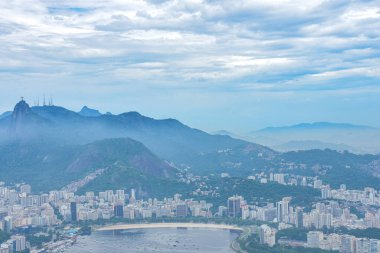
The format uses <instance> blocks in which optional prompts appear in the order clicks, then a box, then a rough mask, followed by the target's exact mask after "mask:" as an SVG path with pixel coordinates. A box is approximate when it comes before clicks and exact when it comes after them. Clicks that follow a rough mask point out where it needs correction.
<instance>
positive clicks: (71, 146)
mask: <svg viewBox="0 0 380 253" xmlns="http://www.w3.org/2000/svg"><path fill="white" fill-rule="evenodd" d="M21 128H22V129H23V130H24V131H18V129H21ZM0 131H2V132H0V171H1V173H0V180H6V181H12V182H20V181H27V182H29V183H31V184H32V185H33V186H34V187H35V188H36V189H37V190H42V189H53V188H55V189H57V187H62V186H64V185H66V184H68V183H69V182H71V181H77V180H80V179H81V178H83V177H85V176H86V175H88V174H89V173H92V172H94V171H95V170H97V169H106V170H105V171H104V172H103V173H102V174H101V175H99V176H98V177H96V178H95V179H94V180H93V181H91V182H89V183H88V184H87V185H85V186H83V187H82V190H83V189H87V190H101V189H100V188H102V187H104V185H105V186H114V187H116V186H120V187H127V185H135V186H136V187H138V188H139V189H141V191H142V192H145V193H149V192H157V191H163V190H164V189H165V186H168V188H170V187H169V185H170V186H173V189H174V188H176V187H183V185H182V184H177V182H175V180H172V178H173V175H174V174H176V171H177V170H176V169H173V167H174V166H175V167H176V168H179V169H181V170H182V169H187V170H189V171H190V172H192V173H195V174H197V175H210V174H213V173H217V174H218V173H222V172H227V173H229V174H230V175H231V176H237V177H246V176H249V175H252V174H255V173H258V172H260V171H265V172H285V173H288V172H289V173H295V172H298V173H300V174H305V175H310V176H321V177H322V176H323V179H324V180H326V181H327V182H335V183H347V185H349V186H352V187H358V188H360V187H364V186H366V185H371V186H374V187H375V188H378V186H377V185H380V181H379V179H378V178H377V177H378V175H380V172H379V171H380V168H379V167H378V164H379V161H380V156H374V155H372V156H364V155H354V154H350V153H346V152H345V153H344V155H343V156H342V155H341V153H339V152H336V151H331V150H312V151H310V152H307V151H304V152H301V151H299V152H295V153H294V152H288V153H280V152H276V151H273V150H272V149H270V148H267V147H265V146H262V145H259V144H255V143H253V142H249V141H245V140H240V139H236V138H232V137H230V136H227V135H211V134H208V133H206V132H204V131H201V130H198V129H194V128H191V127H189V126H186V125H184V124H182V123H181V122H179V121H178V120H175V119H159V120H158V119H153V118H150V117H146V116H143V115H141V114H139V113H138V112H126V113H122V114H119V115H110V114H107V115H100V116H97V117H86V116H82V115H80V114H78V113H76V112H73V111H70V110H67V109H66V108H64V107H59V106H37V107H31V108H30V107H29V106H28V105H27V104H26V102H25V101H20V103H18V104H17V105H16V106H15V109H14V111H13V113H12V115H9V116H7V117H5V118H3V119H0ZM371 131H372V130H371ZM350 132H351V135H352V136H353V137H355V138H358V137H357V136H360V132H359V131H356V132H353V130H350ZM295 133H296V134H298V132H297V131H296V132H295ZM331 134H333V136H330V139H331V140H333V138H332V137H336V136H339V132H332V133H331ZM267 136H268V135H267ZM278 136H279V135H275V134H270V135H269V137H271V138H273V137H274V138H277V137H278ZM306 140H310V139H306ZM374 140H376V139H375V138H374V139H372V143H374V142H375V141H374ZM331 143H332V142H331ZM164 161H165V162H164ZM166 161H167V162H166ZM168 163H170V164H172V165H173V167H172V166H169V165H168ZM299 164H307V166H306V167H303V166H301V165H299ZM319 166H322V167H323V168H330V167H331V168H333V169H331V170H330V169H329V170H328V171H324V172H325V174H319V170H318V169H317V170H316V169H315V168H319ZM297 167H299V168H302V169H299V168H298V169H294V168H297ZM293 170H294V171H293ZM297 170H299V171H297ZM353 171H356V173H354V175H355V176H356V177H358V179H357V180H356V181H355V182H347V180H346V177H345V176H344V174H345V173H353ZM57 175H59V176H57ZM168 180H169V181H168ZM366 182H368V184H365V183H366Z"/></svg>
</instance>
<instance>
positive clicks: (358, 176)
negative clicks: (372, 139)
mask: <svg viewBox="0 0 380 253" xmlns="http://www.w3.org/2000/svg"><path fill="white" fill-rule="evenodd" d="M281 157H282V158H283V159H285V160H286V161H293V162H296V163H301V164H306V165H307V167H308V169H306V170H301V169H299V170H296V171H293V173H296V174H300V175H307V176H314V175H318V176H319V177H320V178H321V179H323V181H324V182H325V183H328V184H330V185H331V186H333V187H334V188H338V187H339V185H340V184H346V185H347V187H348V188H350V189H364V187H374V188H376V189H378V190H380V179H379V178H376V177H374V176H373V175H372V174H371V172H370V171H368V170H366V166H367V165H368V164H369V163H370V162H371V161H373V160H376V159H380V157H379V156H376V155H356V154H352V153H349V152H338V151H334V150H329V149H326V150H307V151H292V152H287V153H284V154H282V155H281ZM314 165H328V166H331V168H329V169H325V170H324V171H323V172H321V173H316V172H315V171H313V170H312V167H313V166H314Z"/></svg>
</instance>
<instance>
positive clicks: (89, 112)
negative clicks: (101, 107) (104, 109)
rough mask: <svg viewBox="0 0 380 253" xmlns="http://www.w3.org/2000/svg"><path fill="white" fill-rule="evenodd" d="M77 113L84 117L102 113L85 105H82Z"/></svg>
mask: <svg viewBox="0 0 380 253" xmlns="http://www.w3.org/2000/svg"><path fill="white" fill-rule="evenodd" d="M78 114H79V115H81V116H84V117H98V116H100V115H102V114H101V113H100V112H99V111H98V110H95V109H91V108H88V107H87V106H83V107H82V109H81V110H80V111H79V112H78Z"/></svg>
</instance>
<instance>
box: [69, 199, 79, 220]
mask: <svg viewBox="0 0 380 253" xmlns="http://www.w3.org/2000/svg"><path fill="white" fill-rule="evenodd" d="M70 212H71V221H77V220H78V218H77V203H76V202H71V203H70Z"/></svg>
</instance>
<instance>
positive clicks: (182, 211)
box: [176, 203, 188, 217]
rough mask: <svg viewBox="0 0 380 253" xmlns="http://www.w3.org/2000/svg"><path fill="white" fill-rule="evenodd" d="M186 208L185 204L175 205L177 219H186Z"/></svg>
mask: <svg viewBox="0 0 380 253" xmlns="http://www.w3.org/2000/svg"><path fill="white" fill-rule="evenodd" d="M187 211H188V207H187V205H186V203H179V204H177V205H176V216H177V217H186V216H187Z"/></svg>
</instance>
